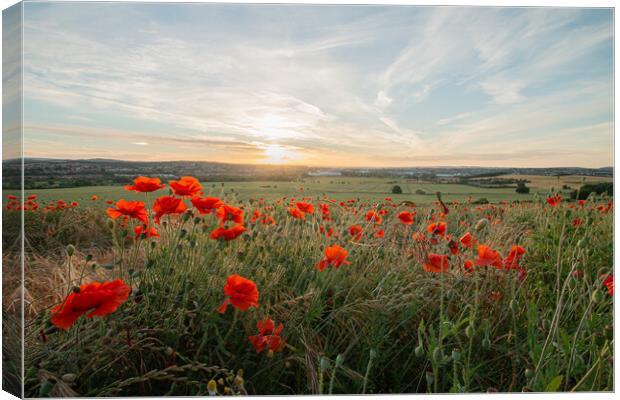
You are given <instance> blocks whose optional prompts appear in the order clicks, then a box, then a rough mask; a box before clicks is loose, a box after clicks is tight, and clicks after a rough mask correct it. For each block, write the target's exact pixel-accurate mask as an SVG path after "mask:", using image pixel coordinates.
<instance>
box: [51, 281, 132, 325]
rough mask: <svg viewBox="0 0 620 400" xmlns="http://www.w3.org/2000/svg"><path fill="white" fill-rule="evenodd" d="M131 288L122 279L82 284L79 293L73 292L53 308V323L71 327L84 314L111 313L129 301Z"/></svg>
mask: <svg viewBox="0 0 620 400" xmlns="http://www.w3.org/2000/svg"><path fill="white" fill-rule="evenodd" d="M129 292H131V288H130V287H129V286H127V285H126V284H125V283H124V282H123V281H121V280H120V279H117V280H114V281H111V282H103V283H99V282H93V283H88V284H84V285H82V286H80V290H79V292H78V293H76V292H71V293H70V294H69V295H68V296H67V297H66V298H65V300H63V302H62V303H60V304H59V305H57V306H56V307H54V309H53V310H52V320H51V321H52V324H54V325H55V326H56V327H58V328H60V329H69V328H70V327H71V325H73V323H74V322H75V321H76V320H77V319H78V318H79V317H80V316H81V315H82V314H86V313H87V312H89V311H90V313H89V314H88V315H87V316H86V318H92V317H94V316H98V317H103V316H105V315H108V314H111V313H113V312H114V311H116V309H117V308H118V307H119V306H120V305H121V304H123V303H124V302H125V301H127V298H128V297H129Z"/></svg>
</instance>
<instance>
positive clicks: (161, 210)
mask: <svg viewBox="0 0 620 400" xmlns="http://www.w3.org/2000/svg"><path fill="white" fill-rule="evenodd" d="M185 210H187V205H186V204H185V203H184V202H183V200H182V199H179V198H176V197H174V196H161V197H158V198H157V199H156V200H155V203H153V211H154V212H155V222H156V223H158V224H159V222H160V220H161V217H163V216H164V215H169V214H182V213H184V212H185Z"/></svg>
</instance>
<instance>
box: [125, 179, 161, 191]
mask: <svg viewBox="0 0 620 400" xmlns="http://www.w3.org/2000/svg"><path fill="white" fill-rule="evenodd" d="M165 186H166V185H164V184H162V183H161V180H160V179H159V178H147V177H146V176H139V177H137V178H136V179H134V180H133V185H126V186H125V190H130V191H131V190H133V191H134V192H141V193H150V192H154V191H156V190H159V189H163V188H164V187H165Z"/></svg>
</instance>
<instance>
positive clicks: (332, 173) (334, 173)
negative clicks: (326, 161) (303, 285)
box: [308, 171, 342, 176]
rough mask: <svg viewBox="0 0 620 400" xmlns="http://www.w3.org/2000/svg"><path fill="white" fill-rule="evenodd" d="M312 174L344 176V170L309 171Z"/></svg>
mask: <svg viewBox="0 0 620 400" xmlns="http://www.w3.org/2000/svg"><path fill="white" fill-rule="evenodd" d="M308 175H310V176H342V172H339V171H312V172H308Z"/></svg>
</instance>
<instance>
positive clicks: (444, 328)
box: [441, 321, 452, 336]
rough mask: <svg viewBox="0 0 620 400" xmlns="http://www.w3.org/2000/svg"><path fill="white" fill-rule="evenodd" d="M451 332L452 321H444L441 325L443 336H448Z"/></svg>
mask: <svg viewBox="0 0 620 400" xmlns="http://www.w3.org/2000/svg"><path fill="white" fill-rule="evenodd" d="M451 330H452V323H451V322H450V321H444V322H443V323H442V324H441V334H442V335H443V336H448V334H449V333H450V331H451Z"/></svg>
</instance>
